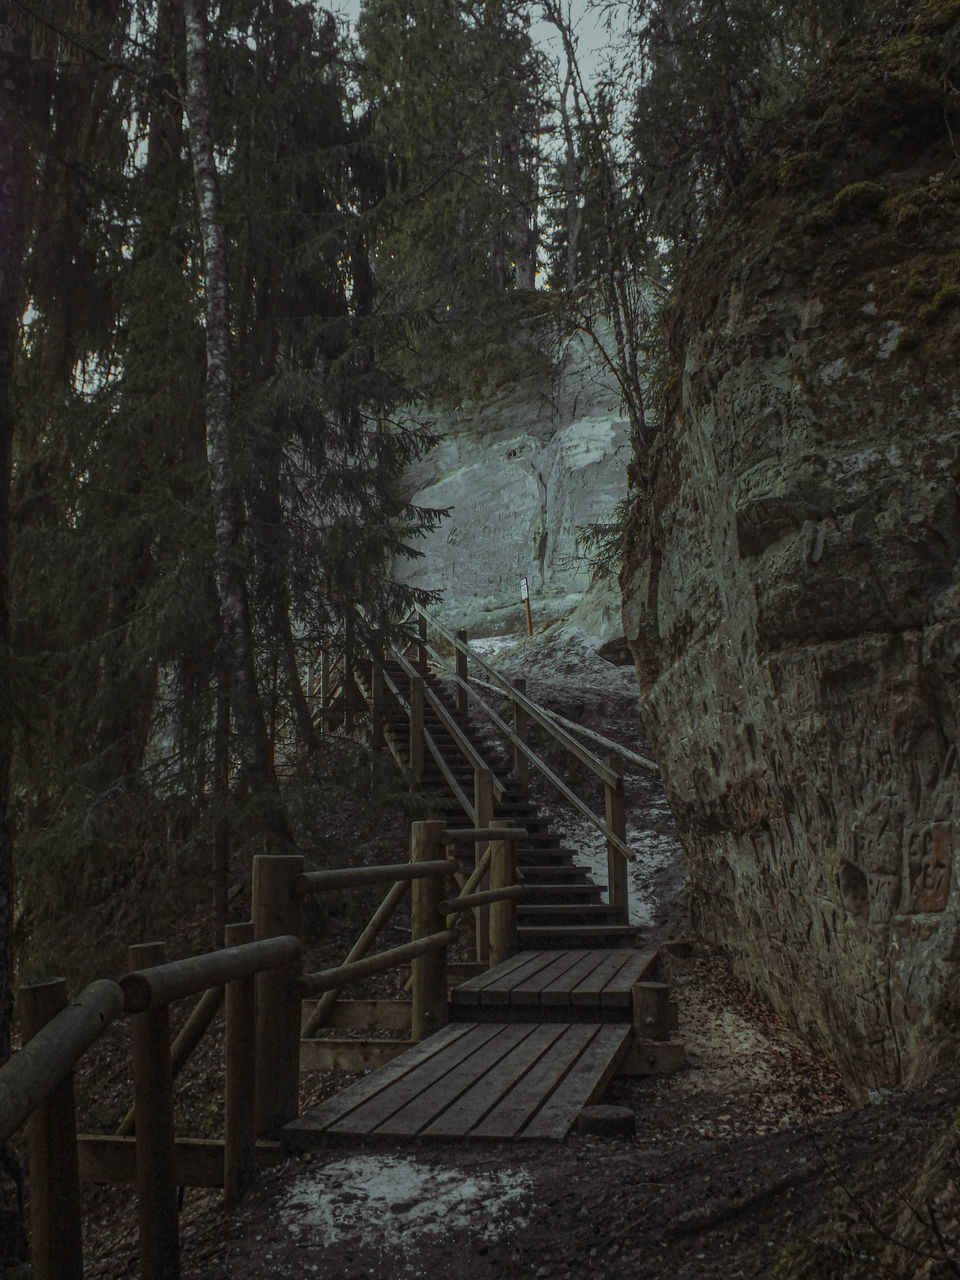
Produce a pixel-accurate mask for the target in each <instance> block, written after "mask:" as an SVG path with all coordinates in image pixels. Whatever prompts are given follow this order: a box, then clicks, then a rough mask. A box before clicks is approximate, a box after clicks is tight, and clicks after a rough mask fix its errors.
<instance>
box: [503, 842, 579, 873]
mask: <svg viewBox="0 0 960 1280" xmlns="http://www.w3.org/2000/svg"><path fill="white" fill-rule="evenodd" d="M517 863H518V864H519V865H520V866H521V867H556V866H564V865H566V866H575V863H574V851H573V850H572V849H564V847H563V846H562V845H561V844H559V843H557V844H555V845H548V846H546V847H543V846H541V847H540V848H537V849H531V848H530V846H529V845H528V844H527V842H526V840H521V841H520V842H519V843H518V844H517ZM578 869H579V868H578Z"/></svg>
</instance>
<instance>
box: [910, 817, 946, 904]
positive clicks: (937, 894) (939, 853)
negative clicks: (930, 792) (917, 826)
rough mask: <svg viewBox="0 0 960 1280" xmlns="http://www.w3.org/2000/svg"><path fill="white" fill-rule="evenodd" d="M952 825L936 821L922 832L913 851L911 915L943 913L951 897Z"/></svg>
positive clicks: (911, 852) (911, 856)
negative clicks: (912, 913)
mask: <svg viewBox="0 0 960 1280" xmlns="http://www.w3.org/2000/svg"><path fill="white" fill-rule="evenodd" d="M953 845H954V841H953V824H952V823H949V822H936V823H933V824H932V825H931V826H929V827H927V828H925V830H924V831H922V832H921V834H920V838H919V841H918V843H917V844H916V845H915V846H914V847H913V848H912V849H911V851H910V861H909V873H910V905H909V910H910V911H911V912H917V913H925V912H932V911H943V910H945V908H946V905H947V898H948V897H949V896H950V871H951V866H952V863H953Z"/></svg>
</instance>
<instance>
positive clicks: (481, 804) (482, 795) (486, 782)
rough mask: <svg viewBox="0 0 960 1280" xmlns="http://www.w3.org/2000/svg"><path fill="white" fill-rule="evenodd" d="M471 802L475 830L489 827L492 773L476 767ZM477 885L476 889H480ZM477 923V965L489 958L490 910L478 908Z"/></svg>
mask: <svg viewBox="0 0 960 1280" xmlns="http://www.w3.org/2000/svg"><path fill="white" fill-rule="evenodd" d="M473 801H474V807H475V809H476V821H477V828H478V829H481V830H482V829H483V828H485V827H489V826H490V825H491V824H492V822H493V772H492V770H490V769H481V768H480V766H479V765H478V766H477V767H476V769H475V770H474V775H473ZM474 849H475V857H476V861H477V862H479V861H480V859H481V858H482V857H483V855H484V852H485V849H484V845H483V841H478V842H477V844H476V845H475V846H474ZM481 887H482V886H481V885H478V886H477V888H481ZM475 915H476V921H477V963H478V964H486V963H487V961H488V960H489V958H490V908H489V907H478V908H477V910H476V912H475Z"/></svg>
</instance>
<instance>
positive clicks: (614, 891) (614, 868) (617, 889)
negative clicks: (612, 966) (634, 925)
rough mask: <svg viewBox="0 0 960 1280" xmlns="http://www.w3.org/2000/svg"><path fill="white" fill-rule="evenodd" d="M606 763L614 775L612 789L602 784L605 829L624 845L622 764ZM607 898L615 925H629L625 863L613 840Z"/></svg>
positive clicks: (609, 846)
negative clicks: (614, 779)
mask: <svg viewBox="0 0 960 1280" xmlns="http://www.w3.org/2000/svg"><path fill="white" fill-rule="evenodd" d="M605 763H606V764H607V765H608V767H609V768H611V769H612V770H613V771H614V772H615V773H616V774H617V781H616V784H615V785H614V786H611V785H610V784H609V783H604V787H603V798H604V807H605V809H606V820H607V827H608V829H609V830H610V831H611V832H612V833H613V834H614V835H615V836H616V837H617V838H618V839H619V840H621V841H623V843H624V844H625V843H626V840H627V810H626V803H625V801H624V795H623V761H622V760H621V759H620V757H619V756H617V755H609V756H607V758H606V761H605ZM607 887H608V889H607V899H608V901H609V903H610V906H611V907H612V908H613V918H614V920H615V921H616V923H617V924H629V923H630V904H629V901H628V890H627V860H626V858H624V856H623V854H622V853H620V852H619V850H618V849H617V847H616V845H615V844H614V843H613V841H612V840H608V841H607Z"/></svg>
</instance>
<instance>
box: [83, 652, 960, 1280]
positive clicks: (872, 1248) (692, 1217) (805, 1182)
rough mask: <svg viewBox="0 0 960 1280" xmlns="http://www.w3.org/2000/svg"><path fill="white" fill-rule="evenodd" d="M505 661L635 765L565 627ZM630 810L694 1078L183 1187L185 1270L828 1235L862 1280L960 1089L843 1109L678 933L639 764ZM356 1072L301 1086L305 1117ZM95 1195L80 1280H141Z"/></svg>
mask: <svg viewBox="0 0 960 1280" xmlns="http://www.w3.org/2000/svg"><path fill="white" fill-rule="evenodd" d="M571 645H572V646H573V647H572V648H571ZM498 662H503V663H505V664H506V666H507V667H508V669H510V668H511V665H512V673H514V674H526V675H527V676H528V680H529V686H530V691H531V694H532V696H534V697H535V698H537V699H539V700H541V701H543V702H545V703H547V704H548V705H553V707H554V708H555V709H556V710H559V711H560V712H561V713H563V714H565V715H568V716H570V717H571V718H572V719H576V720H579V721H581V722H583V723H585V724H587V725H588V726H589V727H591V728H593V729H595V730H597V731H600V732H602V733H604V734H606V735H607V736H608V737H610V738H612V739H614V740H615V741H618V742H621V743H622V744H623V745H625V746H629V747H631V748H632V749H634V750H636V749H638V742H639V740H640V728H639V721H638V719H637V712H636V694H635V686H634V684H633V676H632V671H630V670H629V669H623V668H616V667H613V666H611V665H610V664H607V663H604V662H602V660H601V659H599V658H596V657H595V656H591V655H589V654H587V653H586V651H584V652H579V651H578V650H577V642H576V637H571V636H569V635H567V636H566V637H561V639H560V640H559V641H558V642H557V643H556V645H555V647H554V649H551V648H550V644H549V643H541V644H539V645H537V646H536V647H531V648H528V649H526V650H525V649H524V648H523V646H520V647H518V648H515V650H514V652H513V654H512V655H511V653H510V651H509V649H507V650H504V651H502V652H501V653H499V654H498ZM574 672H575V673H576V674H575V675H574V674H573V673H574ZM639 749H640V750H641V751H642V746H641V747H640V748H639ZM627 794H628V801H629V802H631V809H630V812H631V833H630V837H631V843H632V844H633V847H635V848H639V849H641V850H642V851H643V856H642V857H641V858H640V859H639V865H638V866H637V867H636V868H635V869H634V872H633V890H634V894H635V898H636V902H637V906H636V909H635V918H638V919H639V920H641V922H642V923H643V925H644V927H645V942H647V941H649V942H657V941H661V942H663V941H666V940H668V939H671V938H674V939H675V938H678V937H685V938H687V939H688V941H689V942H690V947H689V950H688V949H687V948H680V949H679V951H680V953H679V954H665V955H664V959H663V962H662V963H663V968H664V973H663V978H664V980H665V981H667V982H668V983H669V984H670V987H671V991H672V997H673V999H674V1000H675V1001H676V1003H677V1005H678V1007H679V1019H680V1026H679V1032H678V1034H679V1038H680V1039H681V1040H682V1041H683V1043H684V1045H685V1048H686V1055H687V1066H686V1068H685V1069H684V1070H683V1071H681V1072H679V1073H677V1074H674V1075H668V1076H660V1077H651V1078H632V1079H627V1078H620V1079H617V1080H615V1081H614V1083H613V1084H612V1086H611V1087H610V1090H609V1092H608V1095H607V1098H606V1101H608V1102H616V1103H619V1104H622V1105H626V1106H628V1107H630V1108H631V1109H632V1110H633V1111H634V1113H635V1116H636V1132H635V1135H634V1136H632V1137H629V1138H622V1137H621V1138H597V1137H587V1136H581V1135H576V1134H575V1135H572V1136H571V1137H569V1138H568V1139H567V1140H566V1141H564V1142H562V1143H551V1144H545V1143H510V1144H508V1143H492V1144H491V1143H486V1144H482V1143H473V1144H459V1145H449V1144H437V1143H419V1144H416V1145H408V1146H406V1147H383V1146H367V1147H361V1146H359V1145H358V1146H355V1147H350V1148H343V1147H341V1148H333V1149H325V1150H321V1151H317V1152H314V1153H311V1154H306V1155H300V1156H295V1157H290V1158H289V1159H287V1160H285V1161H284V1162H282V1163H281V1164H279V1165H277V1166H274V1167H273V1168H271V1169H269V1170H267V1171H265V1172H264V1173H263V1174H262V1175H261V1176H260V1178H259V1180H258V1182H257V1184H256V1186H255V1187H254V1188H253V1189H252V1190H251V1191H250V1192H249V1193H248V1194H247V1196H246V1198H245V1199H244V1200H243V1202H242V1203H241V1204H240V1205H239V1206H237V1207H235V1208H230V1209H228V1208H225V1207H224V1206H223V1203H222V1200H221V1197H220V1194H219V1193H218V1192H213V1191H203V1190H187V1191H186V1192H185V1196H184V1203H183V1207H182V1215H181V1229H182V1249H183V1254H182V1274H183V1275H184V1277H189V1278H190V1280H228V1278H229V1280H258V1278H259V1277H264V1278H269V1277H283V1278H287V1277H291V1278H292V1277H301V1276H303V1277H309V1276H313V1275H316V1276H323V1277H326V1278H327V1280H360V1277H377V1278H378V1280H407V1278H409V1280H419V1278H420V1277H423V1278H424V1280H426V1278H428V1277H429V1278H430V1280H447V1278H449V1280H460V1278H461V1277H471V1280H480V1278H481V1277H486V1276H489V1277H491V1278H498V1277H502V1278H503V1280H587V1278H588V1277H589V1278H590V1280H646V1278H647V1277H649V1278H650V1280H661V1278H662V1280H666V1277H670V1278H671V1280H739V1278H744V1280H747V1278H753V1277H756V1278H757V1280H759V1278H760V1277H767V1276H770V1275H771V1273H772V1271H773V1270H774V1269H775V1267H776V1265H777V1263H778V1260H782V1259H784V1258H786V1257H789V1256H790V1254H791V1252H792V1251H795V1250H796V1248H797V1247H798V1246H806V1245H809V1242H810V1241H812V1240H817V1239H819V1240H820V1243H819V1245H818V1246H817V1248H818V1250H819V1253H818V1256H819V1266H818V1269H817V1270H816V1271H815V1272H814V1271H810V1272H804V1274H805V1275H809V1276H810V1280H814V1277H816V1278H817V1280H836V1278H837V1277H841V1276H847V1275H848V1274H851V1275H852V1274H856V1275H858V1276H859V1275H861V1274H863V1275H869V1274H871V1271H870V1263H869V1260H870V1258H871V1257H876V1256H878V1254H879V1253H880V1252H881V1251H882V1250H883V1248H884V1247H886V1246H887V1245H888V1243H889V1242H888V1240H887V1236H888V1234H889V1232H888V1228H887V1227H886V1226H885V1225H884V1223H885V1219H884V1217H883V1214H884V1212H885V1211H886V1210H885V1208H884V1206H886V1205H887V1204H888V1200H889V1193H890V1189H891V1186H896V1185H897V1180H898V1176H899V1173H900V1171H901V1170H903V1169H905V1168H913V1167H915V1166H916V1164H917V1163H918V1162H919V1161H920V1159H921V1156H922V1153H923V1152H924V1151H926V1150H927V1149H929V1148H930V1146H931V1145H932V1143H933V1141H934V1139H935V1137H936V1135H937V1134H938V1133H941V1132H943V1131H944V1130H945V1129H946V1128H947V1127H948V1125H949V1124H950V1122H951V1120H952V1118H953V1115H954V1112H955V1109H956V1099H957V1096H958V1087H960V1080H958V1079H955V1078H947V1079H944V1080H942V1081H939V1082H938V1083H937V1084H936V1086H934V1087H932V1088H930V1089H928V1090H927V1091H924V1092H920V1093H915V1094H911V1095H890V1096H888V1097H885V1098H882V1099H879V1100H877V1101H875V1102H873V1103H872V1104H871V1105H869V1106H865V1107H854V1106H853V1104H852V1103H851V1102H850V1100H849V1098H848V1097H847V1095H846V1094H845V1092H844V1090H843V1087H842V1085H841V1083H840V1080H839V1078H838V1076H837V1074H836V1072H835V1071H834V1070H833V1068H832V1067H831V1065H830V1064H829V1063H828V1062H827V1061H825V1060H824V1059H822V1058H819V1057H817V1056H816V1055H815V1054H813V1053H811V1052H810V1051H809V1050H808V1049H807V1048H806V1047H804V1046H803V1045H802V1044H801V1043H800V1041H799V1040H797V1039H796V1037H794V1036H793V1035H792V1034H791V1033H790V1032H789V1031H788V1030H787V1029H786V1027H784V1026H783V1024H782V1023H781V1022H780V1021H779V1019H778V1018H777V1017H776V1016H775V1015H774V1014H773V1013H772V1011H771V1010H770V1009H769V1007H768V1006H766V1005H765V1004H764V1003H763V1001H761V1000H760V999H759V998H757V997H756V996H755V995H753V994H751V993H750V992H748V991H746V990H744V989H743V988H742V987H741V986H740V985H739V984H738V983H737V982H736V981H735V980H734V979H733V977H732V975H731V972H730V969H729V966H728V964H727V962H726V960H725V959H724V957H723V956H722V955H720V954H717V953H715V952H714V951H713V950H712V949H711V948H710V947H709V946H708V945H706V944H705V943H704V942H703V941H702V940H699V939H696V938H690V936H689V932H688V928H687V925H686V922H685V918H684V910H683V881H684V872H683V864H682V850H681V848H680V846H679V844H678V842H677V840H676V838H675V833H674V832H673V830H672V827H671V823H670V819H669V810H668V808H667V806H666V802H665V798H664V796H663V792H662V789H661V788H660V784H659V781H658V780H657V779H656V777H653V776H651V775H650V774H649V773H648V772H646V771H643V770H636V769H633V768H632V767H631V768H630V769H628V777H627ZM363 810H364V806H363V805H362V804H359V805H353V806H351V805H349V804H348V805H345V806H343V807H341V809H340V810H339V811H338V815H339V816H338V819H337V825H335V826H333V827H328V829H327V832H326V837H327V838H328V839H329V840H330V841H332V842H333V843H336V842H338V841H342V842H344V843H347V844H350V843H351V842H354V847H355V848H356V847H358V846H357V845H356V841H357V840H358V838H359V841H360V843H359V848H360V849H361V851H362V854H363V856H364V857H365V858H366V859H367V860H369V861H376V860H396V857H397V854H398V849H397V844H398V842H400V843H401V844H402V840H403V829H402V822H400V821H399V820H398V823H397V825H396V826H395V827H394V828H393V829H391V828H390V826H389V824H386V825H385V824H384V823H383V821H382V818H377V817H376V816H374V817H373V818H372V819H371V815H370V814H366V813H364V811H363ZM365 823H366V825H367V828H368V829H367V830H366V832H364V824H365ZM571 831H573V828H571ZM358 833H359V836H358ZM574 834H575V832H574ZM586 852H587V853H588V854H589V850H587V851H586ZM385 855H389V856H385ZM321 923H322V928H321V929H320V933H321V934H322V938H323V941H322V942H317V943H315V944H314V947H313V950H314V952H315V956H314V957H312V958H316V959H319V960H320V962H321V963H323V962H324V961H325V962H327V963H329V962H331V960H330V957H332V956H335V955H336V953H337V950H338V948H339V951H340V953H341V954H342V951H343V950H344V949H345V946H346V944H347V943H348V942H349V939H350V937H351V936H352V934H353V932H355V921H353V920H352V919H350V918H347V917H344V918H343V919H340V918H338V917H337V915H336V914H335V913H334V914H333V915H330V914H328V915H327V917H326V918H325V919H324V920H323V921H322V922H321ZM395 940H396V941H399V940H400V937H399V933H398V936H397V938H396V939H395ZM392 941H394V939H388V940H387V944H388V945H389V944H390V943H391V942H392ZM684 953H685V954H684ZM118 1035H120V1033H118ZM218 1054H219V1049H218V1047H217V1044H216V1038H214V1040H213V1041H212V1043H211V1045H210V1046H209V1047H208V1048H207V1049H206V1050H205V1051H204V1053H203V1054H201V1055H200V1057H199V1059H198V1061H197V1063H196V1064H192V1065H191V1072H192V1075H187V1077H186V1078H185V1081H184V1086H183V1089H184V1091H185V1093H186V1095H187V1096H186V1098H185V1100H184V1107H185V1111H186V1113H187V1118H188V1120H189V1115H190V1112H191V1106H192V1104H191V1096H192V1095H195V1096H196V1099H197V1101H196V1118H199V1119H201V1120H202V1119H203V1117H204V1115H205V1114H206V1113H205V1111H204V1110H203V1105H202V1104H201V1101H200V1099H202V1098H204V1097H209V1095H210V1091H211V1090H212V1091H213V1094H214V1095H215V1094H216V1090H217V1088H218V1087H219V1086H218V1085H217V1084H216V1083H215V1081H216V1080H217V1079H218V1071H219V1060H218ZM126 1061H127V1059H126V1057H125V1046H124V1045H123V1044H122V1043H121V1042H120V1041H117V1043H115V1044H114V1045H113V1046H112V1047H111V1046H109V1045H108V1046H107V1047H105V1048H104V1049H103V1051H102V1056H101V1058H100V1059H99V1060H98V1059H96V1058H94V1061H93V1063H92V1066H91V1067H90V1068H89V1069H88V1071H87V1073H86V1075H85V1085H86V1090H87V1094H89V1095H90V1098H91V1099H92V1105H93V1106H94V1109H95V1110H96V1111H98V1112H99V1113H100V1114H101V1117H107V1118H108V1119H109V1121H110V1122H114V1121H115V1119H116V1116H117V1115H118V1114H122V1110H123V1100H124V1098H125V1097H126V1096H127V1095H126V1085H125V1070H126V1068H125V1062H126ZM352 1078H353V1077H348V1076H341V1077H337V1076H333V1075H321V1074H316V1075H310V1076H304V1077H303V1104H304V1105H310V1104H311V1103H312V1102H315V1101H316V1100H318V1099H319V1098H322V1097H325V1096H327V1095H329V1094H330V1093H331V1092H334V1091H335V1090H336V1089H337V1088H339V1087H342V1086H343V1085H344V1084H346V1083H348V1082H349V1080H350V1079H352ZM211 1082H214V1083H211ZM214 1101H216V1098H215V1097H214ZM89 1102H90V1099H88V1105H89ZM189 1128H190V1125H189V1123H188V1124H187V1125H186V1129H187V1130H189ZM193 1131H194V1132H196V1129H195V1128H194V1130H193ZM87 1198H88V1208H89V1212H90V1217H89V1224H90V1225H89V1232H88V1241H87V1257H88V1266H87V1276H88V1278H89V1280H94V1278H97V1280H119V1278H120V1277H126V1276H132V1275H135V1274H136V1273H137V1262H136V1225H135V1211H134V1205H133V1200H132V1196H131V1195H129V1194H128V1193H127V1192H125V1191H124V1192H121V1191H118V1190H116V1189H91V1190H89V1191H88V1192H87ZM918 1211H919V1212H922V1211H923V1207H922V1206H921V1207H918ZM827 1218H829V1219H830V1220H831V1221H832V1222H834V1224H835V1223H836V1222H837V1221H839V1222H841V1223H842V1224H843V1229H842V1231H841V1232H840V1233H839V1234H838V1233H837V1232H836V1230H835V1227H832V1228H831V1230H830V1231H829V1233H825V1232H823V1231H822V1230H821V1227H820V1224H821V1223H822V1222H824V1220H825V1219H827ZM947 1252H949V1250H947ZM925 1253H926V1251H925V1250H922V1251H921V1255H920V1256H915V1255H912V1254H907V1253H906V1252H904V1254H903V1258H902V1262H903V1265H902V1268H901V1269H900V1270H897V1271H896V1272H893V1271H885V1272H884V1273H883V1274H887V1275H891V1274H897V1275H900V1276H903V1277H905V1278H906V1277H911V1278H912V1277H915V1276H916V1277H920V1276H923V1278H924V1280H934V1278H935V1277H939V1276H941V1275H944V1276H946V1275H957V1274H960V1271H958V1269H957V1266H956V1264H955V1262H953V1261H951V1260H950V1259H949V1258H946V1260H944V1261H940V1262H934V1261H931V1258H932V1257H933V1256H934V1255H942V1254H943V1253H944V1250H943V1248H942V1244H941V1241H938V1240H937V1238H936V1232H935V1230H931V1233H930V1249H929V1253H930V1255H931V1257H926V1256H924V1255H925ZM864 1266H866V1268H867V1269H866V1270H865V1271H864V1270H862V1268H863V1267H864ZM857 1268H861V1269H859V1270H858V1269H857ZM791 1274H793V1273H792V1272H791ZM876 1274H878V1275H879V1274H881V1272H880V1271H879V1270H878V1271H877V1272H876Z"/></svg>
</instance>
